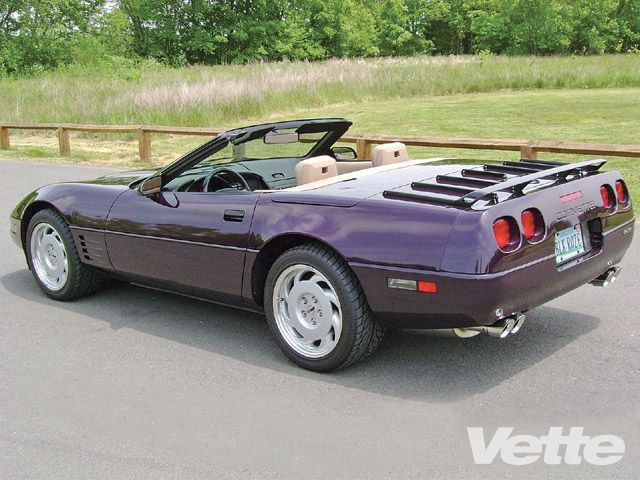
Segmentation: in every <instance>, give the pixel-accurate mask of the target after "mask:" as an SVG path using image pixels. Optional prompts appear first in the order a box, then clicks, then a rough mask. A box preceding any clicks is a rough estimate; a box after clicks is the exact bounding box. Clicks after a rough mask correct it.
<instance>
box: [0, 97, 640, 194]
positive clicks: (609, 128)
mask: <svg viewBox="0 0 640 480" xmlns="http://www.w3.org/2000/svg"><path fill="white" fill-rule="evenodd" d="M323 116H344V117H347V118H349V119H350V120H352V121H353V123H354V125H353V127H352V131H354V132H364V133H389V134H403V135H443V136H459V137H478V138H519V139H527V140H529V139H531V140H563V141H582V142H590V143H621V144H640V88H615V89H573V90H560V89H548V90H533V91H517V92H516V91H497V92H491V93H476V94H456V95H448V96H419V97H412V98H399V99H398V98H395V99H384V100H376V101H374V100H366V101H358V102H351V103H347V102H343V103H340V104H336V105H331V106H323V107H316V108H312V109H303V108H291V109H288V110H285V109H283V110H281V111H278V112H276V113H273V114H271V115H267V116H262V117H255V118H247V119H243V120H236V121H234V122H231V123H230V124H229V125H223V126H224V127H230V128H231V127H235V126H241V125H243V124H246V123H256V122H262V121H274V120H283V119H291V118H309V117H323ZM152 141H153V143H152V152H153V157H154V158H153V162H152V164H153V165H163V164H166V163H168V162H170V161H172V160H173V159H175V158H176V157H177V156H179V155H180V154H182V153H184V152H186V151H188V150H189V149H191V148H193V147H195V146H197V145H199V144H200V143H201V142H203V141H204V139H203V138H202V137H171V136H165V135H157V136H154V137H153V138H152ZM71 147H72V155H71V156H70V157H65V158H64V160H62V161H71V162H90V163H97V164H104V165H118V166H127V167H129V166H130V167H139V166H142V164H141V162H140V161H139V160H138V159H137V141H136V139H134V138H133V137H129V138H127V136H124V135H98V136H96V135H91V136H90V135H82V134H76V135H75V136H73V137H72V141H71ZM410 150H411V152H410V153H411V156H412V157H414V158H421V157H431V156H448V157H456V158H471V159H483V160H506V159H517V158H518V154H517V153H515V152H513V153H512V152H491V151H478V150H451V149H436V148H429V149H427V148H411V149H410ZM0 157H1V158H25V157H28V158H39V159H47V160H54V161H60V160H61V159H60V158H59V157H58V150H57V140H56V138H55V136H54V135H53V132H50V133H48V134H18V133H17V132H15V133H14V132H12V150H10V151H1V152H0ZM540 158H555V159H560V160H562V159H566V160H577V159H580V158H586V157H585V156H577V155H576V156H572V155H559V154H540ZM607 168H615V169H619V170H621V171H622V172H623V174H624V175H625V178H626V179H627V181H628V183H629V185H630V188H631V191H632V195H633V196H634V198H640V158H637V159H622V158H615V157H611V158H610V161H609V164H608V165H607Z"/></svg>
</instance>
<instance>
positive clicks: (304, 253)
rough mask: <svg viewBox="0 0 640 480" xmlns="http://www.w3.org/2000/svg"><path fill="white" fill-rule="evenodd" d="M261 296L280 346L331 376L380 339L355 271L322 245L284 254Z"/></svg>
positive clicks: (301, 363) (364, 354) (297, 359)
mask: <svg viewBox="0 0 640 480" xmlns="http://www.w3.org/2000/svg"><path fill="white" fill-rule="evenodd" d="M264 298H265V312H266V315H267V323H268V324H269V328H270V329H271V333H272V334H273V337H274V338H275V340H276V342H277V344H278V346H279V347H280V349H281V350H282V351H283V352H284V354H285V355H286V356H287V357H288V358H289V359H290V360H292V361H293V362H294V363H295V364H296V365H298V366H300V367H302V368H306V369H308V370H313V371H316V372H330V371H333V370H337V369H339V368H344V367H347V366H349V365H352V364H354V363H356V362H359V361H360V360H362V359H364V358H366V357H367V356H369V355H370V354H371V353H373V351H374V350H375V349H376V348H377V347H378V345H380V343H381V342H382V338H383V337H384V332H385V328H384V326H383V325H381V324H380V323H378V322H377V321H376V320H375V318H374V317H373V314H372V312H371V310H370V308H369V304H368V303H367V300H366V297H365V295H364V292H363V290H362V287H361V286H360V283H359V282H358V279H357V278H356V276H355V275H354V273H353V272H352V271H351V269H350V268H349V266H348V265H347V264H346V263H345V262H344V260H342V259H341V258H340V257H338V256H337V255H336V254H335V253H334V252H333V251H331V250H329V249H328V248H326V247H323V246H321V245H316V244H306V245H301V246H298V247H294V248H292V249H290V250H287V251H286V252H284V253H283V254H282V255H281V256H280V257H279V258H278V259H277V260H276V261H275V262H274V264H273V266H272V267H271V269H270V270H269V274H268V275H267V280H266V284H265V296H264Z"/></svg>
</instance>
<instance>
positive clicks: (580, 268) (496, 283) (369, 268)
mask: <svg viewBox="0 0 640 480" xmlns="http://www.w3.org/2000/svg"><path fill="white" fill-rule="evenodd" d="M634 229H635V220H631V221H630V222H627V223H625V224H623V225H621V226H620V227H618V228H616V229H615V230H612V231H610V232H607V234H606V236H605V239H604V242H603V245H602V248H600V249H599V250H598V251H592V252H591V253H590V254H588V255H587V256H585V257H584V258H583V261H581V262H580V263H577V264H575V265H573V266H571V267H570V268H566V267H565V268H563V269H559V268H558V266H557V265H556V261H555V256H549V257H545V258H543V259H541V260H537V261H535V262H533V263H530V264H527V265H524V266H520V267H518V268H515V269H512V270H508V271H504V272H500V273H496V274H487V275H469V274H458V273H446V272H431V271H424V270H412V269H397V268H390V267H381V266H374V265H368V264H358V263H354V264H351V267H352V268H353V270H354V272H355V273H356V275H357V276H358V278H359V279H360V283H361V284H362V287H363V289H364V291H365V294H366V295H367V300H368V301H369V305H370V306H371V309H372V310H373V312H374V314H375V316H376V318H377V319H378V320H379V321H381V322H382V323H384V324H386V325H389V326H393V327H397V328H452V327H470V326H475V325H490V324H493V323H494V322H496V321H497V320H498V319H499V318H501V317H504V316H509V315H511V314H514V313H518V312H523V311H527V310H530V309H532V308H534V307H537V306H540V305H542V304H544V303H546V302H548V301H550V300H553V299H554V298H557V297H559V296H561V295H563V294H565V293H567V292H570V291H571V290H574V289H576V288H578V287H580V286H581V285H584V284H586V283H588V282H590V281H591V280H593V279H594V278H596V277H598V276H599V275H601V274H602V273H603V272H605V271H606V270H608V269H609V268H610V267H611V266H613V265H616V264H618V263H619V262H620V260H621V259H622V257H623V255H624V253H625V252H626V251H627V249H628V248H629V245H630V244H631V240H632V238H633V230H634ZM388 277H393V278H403V279H408V280H426V281H432V282H436V283H437V286H438V291H437V293H434V294H430V293H418V292H413V291H406V290H398V289H391V288H388V287H387V278H388Z"/></svg>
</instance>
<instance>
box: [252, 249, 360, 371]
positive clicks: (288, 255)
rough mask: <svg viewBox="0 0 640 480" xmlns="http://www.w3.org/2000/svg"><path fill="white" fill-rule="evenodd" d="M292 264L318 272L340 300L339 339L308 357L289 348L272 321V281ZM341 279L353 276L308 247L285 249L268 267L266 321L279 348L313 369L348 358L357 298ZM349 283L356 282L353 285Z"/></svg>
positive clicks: (328, 368) (332, 367)
mask: <svg viewBox="0 0 640 480" xmlns="http://www.w3.org/2000/svg"><path fill="white" fill-rule="evenodd" d="M334 258H335V257H331V260H332V261H333V260H334ZM295 264H302V265H307V266H310V267H313V268H315V269H316V270H318V271H319V272H320V273H322V274H323V275H324V276H325V277H326V278H327V279H328V280H329V282H331V286H332V287H333V288H334V290H335V291H336V294H337V295H338V300H339V301H340V309H341V311H342V331H341V333H340V339H339V340H338V344H337V345H336V347H335V348H334V349H333V350H332V351H331V352H330V353H328V354H327V355H326V356H324V357H320V358H314V359H311V358H307V357H304V356H302V355H300V354H299V353H298V352H296V351H295V350H293V349H292V348H291V347H290V346H289V344H288V343H287V342H286V340H285V339H284V338H283V337H282V334H281V333H280V330H279V328H278V326H277V324H276V321H275V315H274V311H273V293H274V287H275V284H276V281H277V279H278V277H279V276H280V275H281V274H282V272H284V270H286V269H287V268H288V267H290V266H292V265H295ZM347 268H348V267H347ZM345 282H353V279H352V278H350V277H349V276H347V278H342V277H341V276H340V274H339V272H338V271H337V269H336V268H335V267H334V266H333V265H331V263H330V262H329V261H327V260H326V259H325V258H323V257H322V256H320V255H317V254H314V253H311V251H301V250H298V249H293V250H289V251H287V252H285V253H284V254H282V256H280V257H279V258H278V259H277V260H276V261H275V262H274V264H273V266H272V267H271V269H270V270H269V274H268V275H267V281H266V285H265V296H264V299H265V300H264V303H265V304H264V307H265V312H266V316H267V323H268V324H269V327H270V330H271V333H272V335H273V337H274V339H275V341H276V342H277V343H278V346H279V347H280V349H281V350H282V351H283V352H284V353H285V355H287V357H289V358H290V359H291V360H292V361H293V362H294V363H296V364H297V365H300V366H301V367H303V368H306V369H308V370H313V371H317V372H329V371H332V370H335V369H337V368H339V367H340V366H341V365H342V364H343V363H344V362H345V361H346V360H347V359H348V358H349V356H350V354H351V352H352V350H353V348H354V344H355V337H356V331H357V325H356V322H357V316H358V312H356V311H355V309H354V305H355V304H356V303H357V302H356V301H354V299H353V298H352V296H351V295H349V294H348V293H347V289H346V288H345V285H344V283H345ZM353 287H356V286H355V285H353ZM359 292H360V289H359V288H353V289H352V294H359Z"/></svg>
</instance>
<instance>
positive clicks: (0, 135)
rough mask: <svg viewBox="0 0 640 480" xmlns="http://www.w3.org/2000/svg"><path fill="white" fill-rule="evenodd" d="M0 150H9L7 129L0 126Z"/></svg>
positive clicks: (9, 143)
mask: <svg viewBox="0 0 640 480" xmlns="http://www.w3.org/2000/svg"><path fill="white" fill-rule="evenodd" d="M0 148H1V149H2V150H9V149H10V148H11V142H9V129H8V128H7V127H4V126H0Z"/></svg>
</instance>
